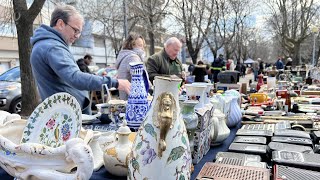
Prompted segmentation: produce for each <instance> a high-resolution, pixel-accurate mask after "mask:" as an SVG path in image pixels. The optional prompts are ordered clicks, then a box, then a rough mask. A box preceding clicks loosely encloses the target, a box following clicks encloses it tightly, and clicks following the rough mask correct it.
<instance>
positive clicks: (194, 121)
mask: <svg viewBox="0 0 320 180" xmlns="http://www.w3.org/2000/svg"><path fill="white" fill-rule="evenodd" d="M198 103H199V101H196V100H187V101H184V102H182V103H181V104H182V109H181V114H182V117H183V121H184V123H185V125H186V129H187V132H188V138H189V143H190V150H191V153H192V152H193V148H194V132H195V131H196V129H197V126H198V121H199V118H198V115H197V114H196V112H195V110H194V107H195V105H197V104H198Z"/></svg>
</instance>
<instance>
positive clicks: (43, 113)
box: [21, 93, 82, 147]
mask: <svg viewBox="0 0 320 180" xmlns="http://www.w3.org/2000/svg"><path fill="white" fill-rule="evenodd" d="M81 124H82V119H81V107H80V105H79V103H78V101H77V100H76V98H75V97H73V96H71V95H70V94H68V93H57V94H54V95H52V96H50V97H48V98H47V99H45V100H44V101H43V102H42V103H41V104H39V105H38V106H37V108H36V109H35V110H34V111H33V112H32V114H31V116H30V117H29V118H28V122H27V125H26V127H25V128H24V130H23V135H22V140H21V143H27V142H32V143H40V144H44V145H47V146H50V147H59V146H61V145H63V144H64V143H65V142H66V141H67V140H69V139H71V138H76V137H78V135H79V132H80V129H81Z"/></svg>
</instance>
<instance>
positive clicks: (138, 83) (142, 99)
mask: <svg viewBox="0 0 320 180" xmlns="http://www.w3.org/2000/svg"><path fill="white" fill-rule="evenodd" d="M130 67H131V69H130V72H131V75H132V78H131V88H130V93H129V96H128V105H127V110H126V119H127V122H128V126H129V127H130V128H133V129H138V128H139V127H140V124H141V123H142V121H143V119H144V117H145V116H146V114H147V111H148V109H149V105H148V99H147V97H148V90H149V84H148V77H147V75H146V73H145V70H144V67H143V62H132V63H130Z"/></svg>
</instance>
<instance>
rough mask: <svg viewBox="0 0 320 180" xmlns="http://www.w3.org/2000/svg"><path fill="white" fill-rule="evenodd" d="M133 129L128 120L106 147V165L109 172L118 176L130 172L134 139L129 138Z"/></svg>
mask: <svg viewBox="0 0 320 180" xmlns="http://www.w3.org/2000/svg"><path fill="white" fill-rule="evenodd" d="M130 133H131V131H130V129H129V127H128V126H127V122H126V120H124V121H123V124H122V126H121V127H120V128H119V129H118V131H117V134H116V135H117V138H116V139H115V141H114V142H113V143H111V144H110V145H109V146H107V147H106V150H105V153H104V156H103V160H104V167H105V168H106V169H107V170H108V172H109V173H111V174H113V175H116V176H126V175H127V173H128V157H129V154H130V152H131V148H132V141H130V139H129V135H130Z"/></svg>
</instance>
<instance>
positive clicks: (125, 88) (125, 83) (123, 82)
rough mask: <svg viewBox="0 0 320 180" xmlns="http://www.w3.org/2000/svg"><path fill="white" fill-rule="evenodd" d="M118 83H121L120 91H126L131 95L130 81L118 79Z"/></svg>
mask: <svg viewBox="0 0 320 180" xmlns="http://www.w3.org/2000/svg"><path fill="white" fill-rule="evenodd" d="M118 83H119V86H118V90H120V91H125V92H126V93H127V94H129V93H130V86H131V83H130V82H129V81H128V80H126V79H118Z"/></svg>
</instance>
